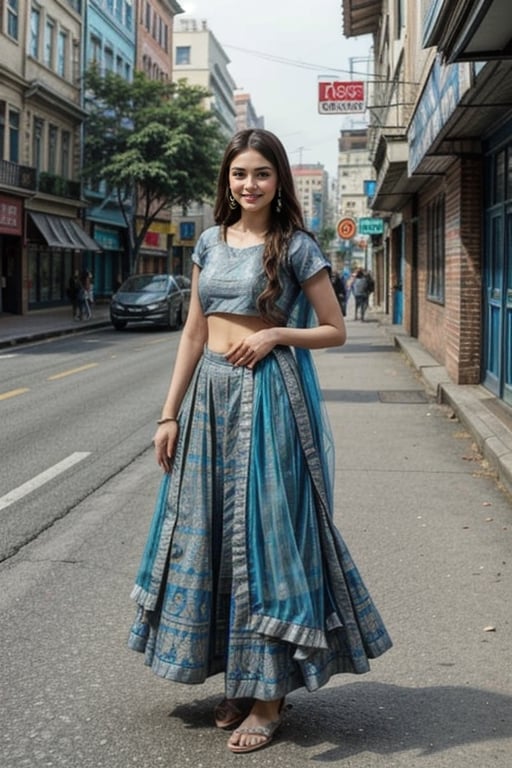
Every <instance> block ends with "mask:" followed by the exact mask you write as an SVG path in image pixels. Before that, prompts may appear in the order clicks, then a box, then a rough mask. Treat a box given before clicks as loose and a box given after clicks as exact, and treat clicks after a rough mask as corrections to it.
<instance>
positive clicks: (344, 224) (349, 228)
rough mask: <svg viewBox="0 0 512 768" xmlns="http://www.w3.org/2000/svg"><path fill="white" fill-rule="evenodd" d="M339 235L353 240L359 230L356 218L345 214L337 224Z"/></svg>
mask: <svg viewBox="0 0 512 768" xmlns="http://www.w3.org/2000/svg"><path fill="white" fill-rule="evenodd" d="M336 231H337V233H338V237H341V239H342V240H351V239H352V238H353V237H354V235H355V234H356V232H357V224H356V221H355V219H352V218H351V217H350V216H345V218H344V219H340V220H339V221H338V224H337V226H336Z"/></svg>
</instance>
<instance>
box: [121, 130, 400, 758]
mask: <svg viewBox="0 0 512 768" xmlns="http://www.w3.org/2000/svg"><path fill="white" fill-rule="evenodd" d="M215 219H216V221H217V226H215V227H212V228H210V229H207V230H206V231H205V232H203V234H202V235H201V237H200V238H199V240H198V242H197V245H196V248H195V251H194V254H193V256H192V260H193V263H194V266H193V273H192V299H191V305H190V312H189V315H188V319H187V321H186V324H185V327H184V329H183V333H182V337H181V341H180V344H179V348H178V353H177V357H176V362H175V366H174V371H173V374H172V378H171V383H170V387H169V391H168V394H167V398H166V400H165V403H164V406H163V409H162V415H161V418H160V419H159V421H158V429H157V431H156V434H155V436H154V445H155V451H156V459H157V461H158V464H159V465H160V466H161V468H162V469H163V470H164V472H165V475H164V479H163V482H162V486H161V489H160V494H159V498H158V500H157V505H156V510H155V515H154V518H153V522H152V526H151V530H150V533H149V537H148V541H147V544H146V549H145V552H144V555H143V558H142V563H141V567H140V570H139V574H138V576H137V580H136V585H135V588H134V591H133V594H132V596H133V598H134V599H135V600H136V602H137V603H138V604H139V611H138V616H137V620H136V623H135V624H134V626H133V629H132V634H131V638H130V645H131V647H132V648H134V649H135V650H139V651H143V652H145V654H146V663H147V664H148V665H150V666H151V667H152V669H153V670H154V671H155V672H156V674H158V675H160V676H162V677H165V678H168V679H169V680H175V681H179V682H183V683H200V682H203V681H204V680H205V679H206V677H208V676H209V675H213V674H216V673H218V672H223V673H224V676H225V698H224V699H223V701H222V702H221V703H220V705H219V706H218V707H217V708H216V711H215V719H216V723H217V725H218V726H219V727H221V728H235V730H234V731H233V733H232V734H231V737H230V739H229V741H228V747H229V749H230V750H231V751H233V752H249V751H253V750H255V749H260V748H261V747H263V746H265V745H266V744H268V743H269V742H270V741H271V739H272V737H273V735H274V732H275V730H276V728H277V727H278V725H279V723H280V713H281V709H282V706H283V702H284V697H285V696H286V695H287V694H288V693H289V692H290V691H293V690H294V689H296V688H299V687H303V686H305V687H306V688H308V689H309V690H315V689H317V688H319V687H320V686H322V685H324V684H325V683H326V682H327V681H328V679H329V678H330V676H331V675H332V674H334V673H337V672H355V673H362V672H366V671H367V670H368V668H369V664H368V659H369V658H372V657H376V656H378V655H380V654H381V653H383V652H384V651H385V650H387V649H388V648H389V647H390V645H391V641H390V639H389V636H388V634H387V632H386V630H385V628H384V625H383V624H382V621H381V619H380V616H379V614H378V612H377V610H376V609H375V607H374V605H373V603H372V601H371V598H370V596H369V594H368V592H367V591H366V589H365V587H364V584H363V583H362V581H361V578H360V576H359V574H358V572H357V569H356V567H355V566H354V563H353V562H352V560H351V558H350V555H349V553H348V551H347V549H346V547H345V544H344V543H343V540H342V539H341V536H340V534H339V533H338V531H337V530H336V528H335V527H334V524H333V521H332V488H333V486H332V474H331V473H332V466H331V465H332V443H331V441H330V432H329V426H328V423H327V421H326V417H325V413H324V410H323V408H322V401H321V395H320V390H319V387H318V383H317V379H316V375H315V370H314V366H313V363H312V360H311V355H310V353H309V350H311V349H317V348H323V347H332V346H337V345H340V344H343V343H344V341H345V326H344V321H343V316H342V314H341V310H340V305H339V303H338V300H337V297H336V295H335V293H334V291H333V288H332V285H331V280H330V265H329V262H328V261H327V259H326V258H325V257H324V256H323V254H322V252H321V251H320V249H319V247H318V245H317V244H316V241H315V240H314V239H313V238H312V236H310V235H309V234H308V233H307V232H306V231H305V228H304V223H303V218H302V214H301V211H300V206H299V204H298V202H297V199H296V196H295V192H294V186H293V178H292V174H291V170H290V166H289V163H288V160H287V157H286V153H285V151H284V148H283V146H282V144H281V142H280V141H279V140H278V139H277V138H276V137H275V136H274V135H273V134H272V133H270V132H268V131H264V130H259V129H258V130H245V131H241V132H239V133H238V134H236V135H235V136H234V137H233V139H232V140H231V142H230V143H229V145H228V147H227V149H226V152H225V155H224V159H223V162H222V166H221V169H220V174H219V182H218V193H217V201H216V206H215ZM313 314H314V316H315V322H314V323H312V322H310V321H311V318H312V317H313ZM236 726H238V727H236Z"/></svg>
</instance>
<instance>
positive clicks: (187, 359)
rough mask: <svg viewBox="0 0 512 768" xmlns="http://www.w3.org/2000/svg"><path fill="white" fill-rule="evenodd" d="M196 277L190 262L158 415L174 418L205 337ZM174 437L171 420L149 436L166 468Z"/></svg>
mask: <svg viewBox="0 0 512 768" xmlns="http://www.w3.org/2000/svg"><path fill="white" fill-rule="evenodd" d="M198 278H199V268H198V267H197V266H194V267H193V271H192V288H191V297H190V309H189V313H188V316H187V320H186V323H185V326H184V328H183V332H182V334H181V339H180V343H179V345H178V352H177V354H176V362H175V364H174V369H173V372H172V377H171V383H170V385H169V390H168V392H167V397H166V398H165V403H164V406H163V408H162V419H165V418H173V419H175V418H177V416H178V413H179V410H180V407H181V403H182V400H183V398H184V396H185V392H186V391H187V388H188V385H189V384H190V381H191V379H192V375H193V373H194V370H195V367H196V365H197V362H198V360H199V358H200V357H201V354H202V352H203V348H204V345H205V343H206V340H207V324H206V318H205V316H204V315H203V311H202V309H201V305H200V303H199V295H198V291H197V281H198ZM177 437H178V424H177V422H175V421H169V422H167V423H165V424H161V425H160V426H159V427H158V429H157V431H156V432H155V436H154V438H153V443H154V445H155V453H156V460H157V462H158V464H159V465H160V466H161V467H162V469H163V470H165V471H166V472H169V471H170V469H171V465H172V458H173V456H174V451H175V448H176V441H177Z"/></svg>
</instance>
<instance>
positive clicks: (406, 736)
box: [0, 322, 512, 768]
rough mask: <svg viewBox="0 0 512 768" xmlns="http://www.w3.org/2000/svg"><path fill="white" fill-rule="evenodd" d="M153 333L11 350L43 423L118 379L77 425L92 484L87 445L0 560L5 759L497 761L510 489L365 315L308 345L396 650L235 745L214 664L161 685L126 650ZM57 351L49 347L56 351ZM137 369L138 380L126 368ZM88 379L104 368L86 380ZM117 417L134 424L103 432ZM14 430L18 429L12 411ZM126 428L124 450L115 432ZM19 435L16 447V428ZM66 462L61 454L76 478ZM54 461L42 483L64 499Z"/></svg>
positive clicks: (150, 495)
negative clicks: (333, 339)
mask: <svg viewBox="0 0 512 768" xmlns="http://www.w3.org/2000/svg"><path fill="white" fill-rule="evenodd" d="M96 336H97V338H98V339H100V341H93V339H95V338H96ZM163 338H164V336H163V335H162V336H160V335H151V334H150V335H147V336H146V335H144V336H143V335H140V336H133V337H128V336H127V337H123V336H122V337H121V338H119V337H118V336H117V335H116V336H109V335H108V333H107V334H106V335H105V336H103V335H102V334H98V335H96V334H93V335H92V336H91V337H90V341H89V342H85V341H84V345H83V347H82V348H80V347H79V348H78V350H79V351H78V352H76V353H75V355H76V357H73V356H72V354H71V351H68V352H65V348H61V347H60V346H54V345H53V344H51V345H48V347H47V349H46V352H45V355H44V357H45V358H46V356H47V355H50V356H51V358H52V359H51V360H42V359H41V360H40V361H39V363H38V364H37V365H38V366H39V369H37V366H36V367H34V368H31V367H30V364H29V362H28V361H26V360H25V358H24V357H23V360H21V361H20V360H19V359H18V360H17V362H16V358H13V359H12V360H13V364H16V365H19V366H20V368H19V373H18V374H15V373H13V375H12V378H10V379H9V381H8V386H9V387H11V388H14V387H15V386H20V385H21V384H24V383H26V384H27V386H28V385H29V384H30V387H31V389H30V392H31V393H32V392H33V393H34V397H35V396H36V394H37V388H38V385H40V386H41V389H42V392H41V393H40V394H38V400H37V403H38V404H39V406H40V407H43V405H44V403H47V404H48V407H50V408H51V413H52V414H53V416H52V418H48V420H47V421H45V424H46V425H48V424H49V423H50V422H52V421H53V420H55V419H57V418H58V417H57V414H58V413H59V410H60V409H59V407H58V406H59V404H60V405H61V406H62V403H63V401H64V398H66V399H67V398H68V397H69V400H67V403H68V405H70V404H72V403H73V402H74V401H73V397H72V395H71V391H70V390H74V392H75V394H76V403H79V402H83V399H84V398H83V396H82V394H83V388H84V387H85V388H86V389H88V388H89V386H90V387H92V390H94V391H95V392H96V395H97V396H99V394H100V392H104V393H108V392H109V391H110V388H111V387H112V386H118V387H120V391H119V393H118V394H119V397H118V398H117V397H113V398H111V399H110V401H108V402H107V403H106V404H104V405H102V406H101V407H100V410H99V411H94V416H93V415H92V414H91V411H89V419H88V420H87V419H86V418H85V417H84V420H83V422H82V425H83V428H84V429H85V424H86V423H89V431H88V432H87V433H86V434H87V443H86V446H85V447H86V449H87V450H89V449H91V448H92V450H91V455H94V452H95V451H98V454H100V453H101V451H102V452H103V457H101V455H98V457H97V460H96V465H95V467H96V469H95V472H94V473H93V477H96V478H99V477H100V476H101V473H102V472H103V471H105V478H106V477H107V476H109V477H110V479H104V480H102V481H101V482H97V483H96V484H95V483H94V482H92V481H90V480H89V481H88V482H91V490H90V491H89V492H88V491H87V484H86V480H85V479H84V478H85V477H89V476H90V472H89V473H88V472H87V471H86V469H87V466H86V462H88V461H92V460H91V459H89V458H87V459H84V460H83V462H82V464H83V469H82V470H80V473H83V475H82V474H80V477H81V482H82V483H83V488H82V490H81V492H80V493H79V494H78V495H77V499H78V498H79V496H83V498H82V500H81V501H79V502H78V503H75V504H73V505H72V506H71V507H70V508H69V511H68V512H67V514H65V515H64V516H63V517H61V519H59V520H57V521H56V522H55V523H54V524H53V525H51V526H50V527H48V528H47V529H46V530H45V531H43V532H42V533H41V534H40V535H39V536H37V537H36V538H34V539H33V540H32V541H31V542H30V543H28V544H27V545H26V546H24V547H22V548H21V549H20V550H19V551H18V552H17V554H15V555H14V556H12V557H10V558H9V559H7V560H5V561H4V563H3V564H0V615H1V617H2V626H1V632H0V659H1V662H0V664H1V694H0V695H1V706H0V766H2V768H39V767H40V766H52V768H53V767H58V768H62V767H65V768H93V767H94V768H96V767H98V768H127V766H132V765H133V766H137V768H158V767H159V766H166V768H181V767H182V766H194V768H223V767H224V766H230V765H235V763H236V764H240V763H242V762H243V763H244V765H248V766H249V765H250V766H272V768H277V766H280V767H281V768H303V766H304V767H306V766H313V765H319V764H320V765H326V766H327V765H332V766H334V765H335V766H342V767H343V768H482V766H486V768H487V766H493V767H494V768H510V764H511V759H512V664H511V659H512V632H511V614H510V596H511V594H512V569H511V567H510V566H511V562H512V541H511V535H512V504H511V500H510V498H509V497H508V496H507V495H506V494H505V493H504V492H503V491H502V490H501V489H500V487H499V486H498V485H497V483H496V480H495V478H494V476H493V475H492V473H491V472H489V470H488V468H487V467H486V465H485V463H484V462H482V461H481V458H480V457H479V455H478V453H477V452H476V451H475V447H474V446H473V445H472V443H471V439H470V437H469V435H468V434H467V433H466V432H465V430H464V429H463V428H462V427H461V425H460V424H459V423H458V422H457V420H456V419H454V418H452V414H450V412H449V410H448V409H447V408H446V407H444V406H438V405H437V404H436V403H434V402H432V401H431V400H430V399H429V398H428V397H425V394H424V393H423V390H422V388H421V384H420V383H419V381H418V379H417V377H416V375H415V373H414V372H413V371H412V370H411V369H410V368H409V367H408V366H407V364H406V363H405V362H404V359H403V358H402V357H401V355H400V354H399V353H398V352H397V351H396V350H395V349H394V348H393V346H392V345H391V344H390V342H389V340H388V339H387V338H386V336H385V334H384V333H383V331H382V330H381V329H379V328H378V327H377V326H376V325H375V324H372V323H366V324H364V325H363V324H357V325H356V324H354V323H353V322H349V343H348V344H347V346H346V347H345V348H344V349H342V350H333V351H330V352H319V353H316V354H315V357H316V360H317V365H318V370H319V375H320V380H321V383H322V387H323V389H324V393H325V396H326V402H327V407H328V411H329V415H330V417H331V422H332V425H333V430H334V436H335V441H336V451H337V463H336V466H337V470H336V495H335V496H336V510H335V520H336V522H337V524H338V526H339V528H340V530H341V531H342V532H343V535H344V537H345V539H346V540H347V542H348V544H349V546H350V549H351V551H352V554H353V555H354V557H355V559H356V561H357V562H358V564H359V566H360V568H361V570H362V572H363V575H364V577H365V580H366V581H367V583H368V585H369V587H370V589H371V592H372V594H373V596H374V598H375V600H376V602H377V605H378V607H379V608H380V610H381V612H382V614H383V616H384V618H385V620H386V623H387V625H388V628H389V630H390V632H391V635H392V637H393V639H394V642H395V646H394V648H393V649H392V650H391V651H390V652H389V653H387V654H385V656H384V657H383V658H381V659H378V660H375V661H374V662H373V663H372V671H371V673H370V674H368V675H365V676H362V677H359V678H358V677H353V676H342V675H340V676H336V677H335V678H333V679H332V680H331V681H330V683H329V685H328V686H326V687H325V688H323V689H321V690H320V691H318V692H316V693H314V694H308V693H307V692H305V691H303V690H301V691H297V692H295V693H293V694H291V696H290V697H289V703H290V704H291V705H292V709H291V710H290V711H287V712H286V715H285V722H284V725H283V728H282V729H281V731H280V733H279V735H278V736H277V737H276V740H275V743H274V744H272V745H271V747H269V748H268V749H265V750H262V751H261V752H256V753H254V754H253V755H245V756H240V755H231V754H230V753H229V752H228V751H227V749H226V740H227V736H226V734H224V733H223V732H219V731H217V730H216V729H215V728H213V727H212V708H213V705H214V703H216V702H217V701H218V700H219V698H220V697H221V695H222V679H221V676H216V677H214V678H211V679H209V680H208V681H207V683H206V684H204V685H203V686H197V687H189V686H179V685H173V684H170V683H168V682H166V681H163V680H160V679H158V678H156V677H155V676H154V675H153V674H152V673H151V672H150V671H149V670H147V669H146V668H145V667H144V666H143V659H142V657H141V656H140V655H139V654H135V653H133V652H131V651H128V650H127V648H126V640H127V635H128V629H129V626H130V623H131V621H132V618H133V605H132V603H131V601H130V599H129V593H130V590H131V585H132V582H133V578H134V574H135V571H136V569H137V566H138V561H139V558H140V554H141V549H142V546H143V542H144V539H145V536H146V532H147V528H148V525H149V519H150V516H151V511H152V507H153V503H154V498H155V494H156V490H157V486H158V482H159V478H160V473H159V470H158V468H157V467H156V466H155V464H154V460H153V457H152V451H151V450H150V448H149V447H147V449H146V450H144V445H146V446H147V445H148V444H149V439H150V434H148V425H149V424H151V423H152V421H153V417H154V416H155V413H154V411H155V410H157V409H158V408H159V407H160V402H161V396H162V395H163V392H164V391H165V388H166V384H167V372H166V370H165V369H166V368H167V348H166V347H165V344H166V343H167V344H169V345H172V344H175V343H176V341H177V338H178V335H177V334H176V335H173V334H171V335H168V336H167V337H166V341H163ZM109 339H110V342H108V340H109ZM107 342H108V343H107ZM153 342H154V344H153ZM73 343H74V342H73ZM87 344H89V346H87ZM162 344H164V346H162ZM60 349H62V350H63V352H62V354H63V357H62V358H60V359H57V358H53V355H54V354H55V352H54V350H56V351H57V354H60V353H59V352H58V350H60ZM169 349H170V346H169ZM164 350H165V352H164ZM31 354H35V353H34V352H32V353H31ZM112 355H115V357H114V358H112ZM70 358H71V359H70ZM158 358H162V360H161V361H160V363H158V362H157V360H158ZM38 359H39V358H38ZM23 361H24V362H23ZM151 361H152V364H153V365H154V366H155V368H154V369H152V370H153V371H154V373H155V374H156V371H157V370H160V372H161V373H160V375H161V376H163V379H164V380H163V381H158V382H157V383H156V384H155V383H153V384H150V382H149V381H148V379H149V378H150V372H149V366H150V363H151ZM7 362H8V361H7V360H4V361H2V363H1V364H2V365H5V364H6V363H7ZM92 362H99V366H98V368H99V369H100V370H101V375H100V370H97V369H93V368H91V369H87V370H84V372H83V374H79V373H77V374H76V375H75V374H73V375H72V376H69V377H66V378H67V382H68V383H67V384H66V385H65V386H64V382H65V381H66V379H61V380H56V381H57V382H60V383H59V384H58V387H59V390H58V393H60V394H58V395H57V394H53V395H52V397H50V393H54V392H57V390H53V389H52V385H51V382H48V381H47V379H48V376H49V375H53V374H54V373H59V372H60V371H63V370H66V369H67V368H69V367H70V366H73V365H77V366H78V367H79V366H81V365H85V364H87V363H92ZM62 363H64V366H63V365H62ZM159 365H161V368H159V369H158V366H159ZM23 366H26V368H24V367H23ZM134 368H135V369H137V370H140V378H139V379H138V381H137V383H136V385H134V383H133V380H132V384H131V385H130V384H129V383H128V382H127V383H126V384H125V383H122V379H123V375H122V374H123V373H124V375H125V376H126V375H127V373H128V372H129V371H132V370H133V369H134ZM37 370H39V374H38V373H37ZM114 371H115V372H114ZM164 372H165V375H164ZM20 374H23V376H25V374H26V376H27V378H23V376H22V377H21V378H20ZM151 375H153V374H151ZM74 376H76V377H78V378H74ZM82 377H83V378H82ZM94 378H97V379H104V383H102V384H100V383H99V382H98V383H97V384H94V385H93V384H92V380H93V379H94ZM4 381H5V380H4ZM52 381H54V380H52ZM71 381H74V382H75V383H74V384H73V385H72V386H71V384H70V382H71ZM89 381H90V383H89V384H87V383H86V382H89ZM67 387H68V388H69V389H67ZM96 387H98V389H96ZM149 387H151V391H150V390H149V389H148V388H149ZM92 390H91V391H92ZM1 391H5V390H4V388H3V387H2V390H1ZM28 394H29V393H27V396H25V395H20V396H19V397H20V400H19V407H20V409H21V404H22V402H23V398H24V397H27V399H26V400H25V403H27V404H30V403H32V404H35V400H34V401H32V400H30V399H29V398H28ZM16 397H17V396H13V398H10V405H9V407H11V406H12V405H13V403H14V400H16ZM117 399H119V400H121V401H122V402H123V404H122V406H119V407H120V408H121V411H117V410H116V408H117V406H116V405H115V401H116V400H117ZM54 401H55V403H54ZM7 402H9V401H0V407H1V408H3V406H4V405H6V403H7ZM91 407H92V406H91ZM140 409H144V410H145V415H144V414H143V413H142V412H141V410H140ZM85 410H86V411H87V408H86V409H85ZM112 412H114V414H115V418H113V419H110V418H109V414H112ZM18 417H19V418H20V419H21V410H20V413H19V414H18ZM10 418H11V417H10ZM12 418H14V417H12ZM134 419H135V422H134ZM119 420H121V421H123V420H128V422H129V426H128V427H124V429H125V430H126V431H125V432H123V435H122V436H121V434H120V433H118V436H117V439H114V438H113V437H112V435H111V430H112V429H113V428H115V425H116V423H117V422H118V421H119ZM91 422H92V424H91ZM3 423H4V422H3V420H2V427H3ZM20 423H21V422H20ZM47 428H48V429H49V428H50V427H47ZM11 429H12V430H13V431H12V433H11V434H12V439H13V440H14V439H15V437H16V436H15V432H16V430H15V429H14V424H13V425H12V426H11ZM64 432H66V428H65V427H63V428H62V434H64ZM67 432H68V433H69V427H68V428H67ZM27 433H28V429H27ZM101 434H103V437H100V436H98V435H101ZM134 435H135V436H136V438H135V437H134ZM139 438H140V439H139ZM60 439H64V438H62V437H61V438H60ZM124 440H126V441H127V442H128V444H130V443H133V447H132V448H130V449H129V450H128V449H125V448H123V447H122V445H121V443H122V442H123V441H124ZM2 441H3V437H2ZM83 441H84V440H83V437H82V442H78V441H77V442H75V440H74V438H73V440H70V442H68V443H67V444H66V449H65V451H63V452H61V453H59V452H57V453H53V451H54V448H53V446H51V445H50V441H49V440H46V441H45V440H44V438H42V440H41V447H40V449H38V451H39V453H38V454H37V455H38V456H39V460H38V461H36V462H35V463H33V464H32V466H31V470H30V472H32V473H34V472H36V471H41V469H44V468H45V467H46V466H48V465H50V464H53V463H54V462H55V461H58V460H60V459H61V458H62V456H63V455H69V454H70V453H71V452H72V451H75V452H76V451H80V450H83V449H84V445H83ZM100 444H101V445H102V446H103V448H101V449H100V448H98V446H99V445H100ZM24 445H25V446H26V450H27V451H28V452H29V453H30V452H31V451H30V450H29V447H30V445H31V442H30V435H28V434H27V438H26V442H24ZM108 446H110V448H109V447H108ZM45 451H46V452H47V453H48V458H47V461H45V460H44V457H45ZM123 451H126V453H125V455H124V456H123ZM112 456H115V460H114V459H111V457H112ZM19 461H20V463H22V464H23V463H24V462H23V461H22V459H20V460H19ZM123 461H127V465H126V466H124V467H122V466H121V465H122V462H123ZM103 465H106V466H105V467H104V466H103ZM116 465H119V466H120V470H119V471H118V472H117V473H116V471H115V467H116ZM9 466H10V470H9V471H10V472H12V473H18V474H16V478H15V479H14V478H13V482H11V481H8V482H7V484H5V480H4V476H3V475H2V483H3V484H5V485H3V487H7V490H9V489H10V488H12V487H15V486H17V485H18V484H19V483H20V482H23V481H25V480H26V478H27V476H28V475H29V474H30V472H29V473H24V472H21V473H19V468H18V467H17V465H16V462H14V460H13V462H12V464H10V465H9ZM80 466H81V465H80V463H78V464H77V465H76V467H75V469H72V470H69V471H70V472H72V473H73V476H75V475H78V474H79V470H78V467H80ZM91 466H92V465H91ZM65 477H66V472H64V473H62V475H61V476H60V480H56V481H52V485H53V495H54V496H55V498H56V499H58V500H60V501H59V504H63V499H62V498H61V492H60V490H59V486H60V485H64V484H67V485H69V484H68V483H67V481H66V480H65ZM42 493H43V491H42V489H41V490H40V491H37V492H35V494H36V495H37V494H42ZM44 493H45V494H46V491H45V492H44ZM51 498H52V496H51V495H48V496H45V499H46V502H45V503H47V502H48V501H49V500H50V499H51ZM26 504H32V501H31V498H30V495H29V496H26V497H25V501H24V502H20V503H16V505H13V506H14V507H15V509H16V510H17V511H18V514H20V515H21V514H22V513H23V509H24V505H26ZM9 509H11V508H10V507H8V508H6V509H4V510H2V511H0V518H2V517H3V516H4V515H5V513H6V512H7V511H8V510H9ZM31 510H32V513H33V512H34V510H35V507H33V506H32V507H31Z"/></svg>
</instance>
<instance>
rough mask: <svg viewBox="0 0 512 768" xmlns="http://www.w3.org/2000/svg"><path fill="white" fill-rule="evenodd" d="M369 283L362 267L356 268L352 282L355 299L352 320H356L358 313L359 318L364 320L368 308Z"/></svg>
mask: <svg viewBox="0 0 512 768" xmlns="http://www.w3.org/2000/svg"><path fill="white" fill-rule="evenodd" d="M368 288H369V284H368V278H367V276H366V275H365V273H364V272H363V270H362V269H358V270H357V272H356V274H355V276H354V280H353V283H352V291H353V293H354V299H355V310H354V320H357V318H358V313H359V317H360V318H361V320H362V321H363V322H364V316H365V314H366V310H367V309H368V297H369V295H370V294H369V290H368Z"/></svg>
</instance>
